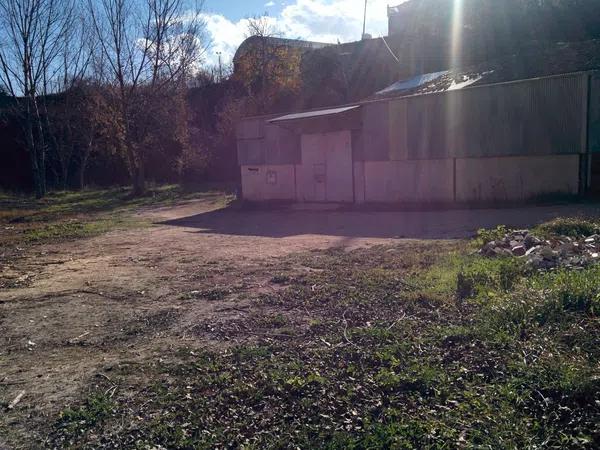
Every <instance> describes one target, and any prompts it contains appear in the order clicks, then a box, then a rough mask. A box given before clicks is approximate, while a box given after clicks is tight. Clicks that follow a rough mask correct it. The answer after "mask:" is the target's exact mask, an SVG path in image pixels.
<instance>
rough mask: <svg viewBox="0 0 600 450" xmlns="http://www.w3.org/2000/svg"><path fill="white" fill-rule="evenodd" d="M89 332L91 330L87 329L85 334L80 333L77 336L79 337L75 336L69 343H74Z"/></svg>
mask: <svg viewBox="0 0 600 450" xmlns="http://www.w3.org/2000/svg"><path fill="white" fill-rule="evenodd" d="M88 334H90V332H89V331H86V332H85V333H83V334H80V335H79V336H77V337H74V338H73V339H69V344H74V343H75V342H77V341H78V340H79V339H81V338H82V337H86V336H87V335H88Z"/></svg>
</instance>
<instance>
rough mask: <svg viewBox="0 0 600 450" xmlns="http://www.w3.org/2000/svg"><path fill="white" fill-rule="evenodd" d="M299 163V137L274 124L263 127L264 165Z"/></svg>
mask: <svg viewBox="0 0 600 450" xmlns="http://www.w3.org/2000/svg"><path fill="white" fill-rule="evenodd" d="M299 162H300V135H298V134H296V133H294V132H292V131H290V130H288V129H286V128H284V127H281V126H279V125H275V124H267V125H265V163H266V164H296V163H299Z"/></svg>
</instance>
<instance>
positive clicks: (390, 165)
mask: <svg viewBox="0 0 600 450" xmlns="http://www.w3.org/2000/svg"><path fill="white" fill-rule="evenodd" d="M453 168H454V162H453V160H451V159H434V160H422V161H365V163H364V180H365V188H364V192H365V201H366V202H393V203H434V202H452V201H453V200H454V176H453ZM357 190H359V189H358V188H357Z"/></svg>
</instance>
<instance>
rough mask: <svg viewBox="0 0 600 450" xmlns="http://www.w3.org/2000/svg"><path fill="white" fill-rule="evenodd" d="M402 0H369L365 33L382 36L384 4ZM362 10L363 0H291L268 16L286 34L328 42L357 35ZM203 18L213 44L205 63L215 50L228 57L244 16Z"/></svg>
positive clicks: (384, 31)
mask: <svg viewBox="0 0 600 450" xmlns="http://www.w3.org/2000/svg"><path fill="white" fill-rule="evenodd" d="M403 1H405V0H397V1H394V0H369V3H368V5H369V6H368V10H367V29H366V31H367V33H370V34H372V35H373V36H374V37H377V36H381V35H384V36H385V35H386V34H387V5H388V4H399V3H402V2H403ZM269 3H273V2H271V1H270V2H269ZM269 3H267V4H266V5H265V6H268V5H269ZM249 13H251V11H249ZM363 13H364V1H363V0H294V1H293V2H290V3H289V4H287V5H286V6H284V8H283V10H282V11H281V13H280V14H278V15H277V16H273V17H270V18H269V20H270V21H271V22H272V23H273V25H274V26H275V28H276V29H277V30H279V31H280V32H281V33H282V35H283V36H285V37H288V38H292V39H306V40H311V41H318V42H331V43H335V42H337V41H338V40H339V41H340V42H350V41H357V40H359V39H360V35H361V32H362V23H363ZM204 18H205V20H206V23H207V32H208V34H209V36H210V38H211V39H212V45H213V46H212V49H211V50H209V52H208V53H207V55H206V56H207V58H206V59H207V63H208V64H216V63H217V61H218V57H217V55H216V52H221V53H222V58H223V61H230V60H231V58H233V55H234V53H235V51H236V49H237V47H238V46H239V45H240V44H241V43H242V41H243V40H244V39H245V37H246V33H247V27H248V20H247V19H242V20H239V21H237V22H232V21H230V20H229V19H227V18H226V17H224V16H222V15H219V14H205V16H204Z"/></svg>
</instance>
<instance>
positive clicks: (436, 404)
mask: <svg viewBox="0 0 600 450" xmlns="http://www.w3.org/2000/svg"><path fill="white" fill-rule="evenodd" d="M565 223H566V222H564V221H557V222H554V223H551V224H547V225H545V226H544V228H542V229H544V230H546V232H548V233H552V232H554V231H555V230H557V229H559V228H560V227H563V225H564V226H566V225H565ZM574 224H575V225H574ZM580 225H581V223H579V222H573V223H570V224H569V226H568V229H569V230H573V226H580ZM560 229H561V231H564V229H563V228H560ZM589 231H590V230H589V229H587V228H586V232H589ZM473 249H474V246H473V243H471V242H454V243H452V242H450V243H448V242H414V243H412V244H411V246H406V245H405V246H402V247H396V246H389V247H388V246H385V247H382V246H380V247H374V248H370V249H359V250H354V251H352V252H344V251H341V250H328V251H315V252H311V253H308V254H300V255H294V256H291V257H286V258H283V259H281V261H280V262H279V263H278V264H277V273H276V274H275V275H274V276H273V278H272V279H271V283H272V285H273V286H277V287H279V288H282V289H277V290H273V292H272V293H269V294H263V295H262V296H260V298H258V299H256V306H257V307H258V306H261V307H262V306H265V305H267V306H269V307H270V308H271V309H270V311H272V313H270V314H268V315H263V316H257V315H255V316H250V317H246V318H244V319H239V320H238V321H236V322H226V323H221V324H198V325H197V326H196V327H195V328H193V329H192V330H191V332H196V333H198V335H199V336H200V335H202V334H203V333H205V332H206V331H207V327H208V328H209V329H210V331H211V333H213V335H217V336H219V337H220V338H223V339H230V338H236V337H238V338H239V337H245V338H246V339H247V343H246V344H244V345H237V346H234V347H230V348H226V349H225V350H223V351H209V350H205V351H199V350H197V349H196V350H192V349H190V348H187V347H185V346H181V347H180V348H177V349H174V351H173V352H172V354H169V355H164V358H160V359H157V360H152V361H148V362H147V363H144V364H139V365H135V366H132V365H123V366H119V367H115V368H111V370H110V372H105V373H103V374H101V375H99V376H98V377H96V378H95V379H94V380H92V381H91V382H90V386H89V390H88V391H87V392H86V393H85V395H84V399H83V400H82V401H80V402H78V403H76V404H73V405H70V406H69V407H68V408H65V409H64V410H63V411H62V413H61V414H60V415H59V416H58V417H56V418H55V420H54V422H52V423H51V431H50V432H49V438H48V442H46V445H49V446H54V447H58V448H63V447H73V448H186V449H187V448H194V449H196V448H199V449H204V448H207V449H208V448H247V449H252V448H273V449H279V448H281V449H283V448H327V449H348V448H350V449H384V448H386V449H387V448H407V449H410V448H413V449H422V448H428V449H450V448H489V449H522V448H531V449H533V448H556V449H563V448H598V447H599V446H600V370H599V363H600V345H599V344H600V341H599V336H600V334H599V333H600V322H599V320H598V313H599V311H600V267H599V266H593V267H590V268H587V269H584V270H581V271H565V270H558V271H555V272H550V273H533V272H531V271H530V270H529V269H528V268H527V267H526V266H525V265H523V264H522V263H521V262H520V260H519V259H517V258H512V257H509V258H501V259H493V260H492V259H484V258H483V257H481V256H479V255H476V254H474V253H473ZM299 264H300V265H302V266H304V267H310V268H311V270H310V271H309V272H307V273H303V274H300V275H299V274H298V273H297V271H294V270H292V268H293V267H297V266H298V265H299ZM465 286H467V287H468V288H467V289H466V288H465ZM218 300H219V297H218V296H217V297H214V298H212V297H211V298H210V299H208V301H218ZM158 446H161V447H158Z"/></svg>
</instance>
